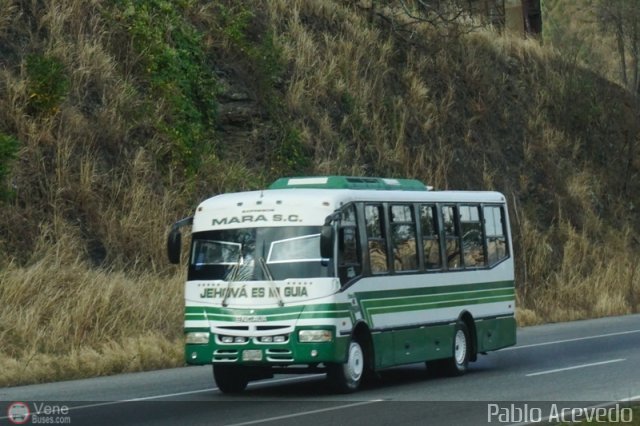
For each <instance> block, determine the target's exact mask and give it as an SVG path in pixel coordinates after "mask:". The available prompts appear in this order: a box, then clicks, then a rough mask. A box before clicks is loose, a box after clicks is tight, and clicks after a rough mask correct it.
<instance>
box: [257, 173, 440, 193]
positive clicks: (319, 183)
mask: <svg viewBox="0 0 640 426" xmlns="http://www.w3.org/2000/svg"><path fill="white" fill-rule="evenodd" d="M287 188H321V189H377V190H387V191H393V190H395V191H430V190H431V189H433V188H432V187H430V186H426V185H425V184H424V183H422V182H420V181H419V180H416V179H390V178H377V177H354V176H314V177H288V178H280V179H278V180H276V181H275V182H273V183H272V184H271V186H269V189H287Z"/></svg>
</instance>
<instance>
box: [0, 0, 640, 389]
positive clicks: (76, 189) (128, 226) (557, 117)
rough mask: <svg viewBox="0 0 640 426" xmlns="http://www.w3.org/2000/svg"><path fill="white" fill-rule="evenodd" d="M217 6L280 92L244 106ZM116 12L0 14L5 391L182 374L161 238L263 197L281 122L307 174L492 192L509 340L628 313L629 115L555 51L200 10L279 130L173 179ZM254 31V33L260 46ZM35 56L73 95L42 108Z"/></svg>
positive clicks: (6, 10)
mask: <svg viewBox="0 0 640 426" xmlns="http://www.w3.org/2000/svg"><path fill="white" fill-rule="evenodd" d="M361 3H362V4H360V6H362V5H365V6H366V4H365V3H367V2H361ZM220 4H223V5H225V7H226V8H227V10H236V11H237V10H242V8H243V7H245V8H248V9H250V10H252V11H254V12H255V16H254V19H255V20H258V21H259V22H254V24H259V25H254V26H252V27H251V31H254V32H255V31H258V30H255V28H261V29H262V31H266V32H268V33H269V34H270V35H271V36H272V38H273V40H274V44H275V46H276V48H277V52H279V55H280V58H279V59H280V61H281V62H282V63H283V64H284V66H283V68H284V71H283V72H282V73H281V74H278V75H277V78H274V81H275V83H274V84H273V88H272V89H273V90H271V91H265V90H257V89H256V87H255V86H256V83H255V80H260V79H259V78H256V75H255V73H257V72H260V67H258V66H256V65H255V57H259V55H255V54H254V57H253V59H251V58H246V57H243V56H242V53H243V52H245V51H243V50H242V49H239V48H238V47H237V46H236V45H234V44H233V43H232V40H233V37H232V36H233V32H232V31H231V30H232V29H233V28H232V29H230V28H225V27H224V25H222V24H221V23H220V21H219V17H218V16H217V13H218V8H217V7H218V6H219V5H220ZM389 10H391V9H389ZM389 10H387V11H386V12H389ZM379 12H380V13H382V14H384V13H386V12H385V10H384V9H383V10H380V11H379ZM389 13H391V12H389ZM394 13H395V12H394ZM107 15H108V13H107V9H104V8H103V7H102V5H101V3H100V2H86V1H79V0H61V1H59V2H44V3H43V2H32V1H28V0H24V1H19V0H14V1H11V0H0V51H1V52H2V53H3V56H2V57H1V58H0V61H2V62H1V63H2V65H3V67H1V68H0V133H2V134H9V135H13V136H15V137H16V138H17V139H18V140H19V141H20V151H19V152H18V158H17V160H16V161H15V162H14V163H13V169H12V172H11V176H10V182H9V186H11V188H13V190H14V192H15V194H14V197H13V198H12V199H9V200H8V201H2V203H3V204H2V211H3V214H2V215H1V216H0V253H2V254H3V259H5V260H3V261H2V263H1V264H0V267H1V268H2V269H0V305H1V306H3V309H2V311H0V341H2V342H3V345H2V349H0V386H3V385H10V384H18V383H30V382H38V381H48V380H56V379H62V378H71V377H80V376H87V375H97V374H111V373H116V372H121V371H132V370H137V369H148V368H158V367H162V366H174V365H179V364H180V363H181V362H182V355H181V351H182V348H181V325H182V318H181V311H182V303H183V302H182V295H181V289H182V280H183V279H184V275H183V274H180V273H177V272H176V269H173V268H171V267H169V266H168V265H167V264H166V261H165V232H166V230H167V227H168V226H169V225H170V224H171V223H172V222H173V221H174V220H176V219H178V218H180V217H182V216H186V215H188V214H189V213H190V212H191V209H192V208H193V206H194V205H195V204H196V203H197V202H198V201H199V200H200V199H202V198H204V197H206V196H209V195H211V194H214V193H217V192H222V191H229V190H242V189H247V188H255V187H256V186H259V185H262V183H263V181H264V180H265V174H264V173H263V172H262V170H266V169H268V167H269V166H273V165H270V164H268V161H269V160H267V159H266V156H265V155H262V154H261V153H263V152H265V151H264V150H265V149H268V148H269V147H271V146H273V143H274V139H277V138H278V137H279V136H278V135H281V134H282V132H280V133H278V132H277V131H274V129H275V128H277V126H282V125H283V122H286V126H288V127H287V128H288V129H295V130H296V134H297V135H298V137H299V142H300V143H301V144H302V146H304V148H305V149H306V151H305V152H307V153H308V156H309V158H308V160H310V161H309V164H311V166H309V167H308V170H307V173H308V174H353V175H385V176H396V177H413V178H418V179H422V180H423V181H425V182H426V183H428V184H430V185H434V186H435V187H436V188H438V189H449V188H455V189H496V190H499V191H502V192H503V193H505V194H506V195H507V197H508V201H509V204H510V207H511V225H512V231H513V234H514V241H515V247H514V252H515V256H516V265H517V287H518V288H517V289H518V294H517V302H518V311H517V319H518V322H519V324H521V325H528V324H539V323H543V322H548V321H562V320H571V319H578V318H586V317H597V316H604V315H616V314H626V313H630V312H639V311H640V278H639V277H640V271H638V266H637V263H638V262H637V252H638V249H639V246H640V241H638V238H637V235H638V230H639V229H640V219H638V218H637V217H638V216H637V214H636V210H637V208H638V206H637V205H635V204H637V199H638V195H639V194H640V179H638V176H639V169H640V160H639V157H638V153H639V152H640V145H639V144H640V138H639V136H638V135H639V131H638V120H637V114H638V111H637V110H634V109H633V108H632V106H631V104H630V102H628V101H626V100H625V99H626V98H625V94H624V92H623V91H622V90H621V89H620V88H619V87H616V86H613V85H610V84H609V83H607V82H606V81H604V80H602V79H600V78H599V77H598V76H597V75H595V74H594V73H592V72H590V71H589V70H584V69H581V68H577V67H575V66H574V65H575V64H574V63H569V62H567V61H566V60H564V59H563V58H562V57H561V56H560V55H558V53H557V52H556V51H555V50H554V49H552V48H549V47H548V46H540V45H539V44H537V43H536V42H534V41H532V40H519V39H517V38H514V37H512V36H502V35H498V34H495V33H493V32H491V31H477V32H473V33H470V34H466V35H460V36H458V37H453V38H451V37H446V36H443V34H441V33H439V32H437V31H434V30H433V28H432V27H431V26H429V25H423V26H416V27H414V28H413V29H412V32H411V33H406V32H401V31H399V30H398V27H397V26H393V25H392V23H393V21H392V20H391V18H392V17H391V15H389V16H387V17H386V18H381V17H375V16H374V17H373V19H371V16H370V15H369V13H368V11H367V10H366V9H361V8H360V7H359V6H356V5H354V4H352V3H350V2H340V1H335V2H334V1H302V0H294V1H288V0H287V1H285V0H273V1H269V2H264V3H261V4H260V7H258V8H255V4H254V3H243V2H231V1H219V2H216V3H215V4H209V3H206V4H205V3H200V4H195V3H194V6H193V7H192V8H191V9H190V11H189V16H188V17H187V18H185V19H189V20H191V21H193V22H195V23H196V26H197V28H200V29H206V31H207V34H206V36H205V37H204V38H203V44H204V45H205V46H206V48H207V49H208V50H207V55H209V56H208V58H207V60H208V62H209V63H211V64H212V66H220V68H221V71H220V74H224V75H225V76H227V77H226V78H227V79H228V80H230V81H231V82H232V83H233V84H235V85H236V86H239V87H241V88H242V90H243V91H246V92H247V93H248V94H249V96H248V97H249V98H250V99H257V101H259V102H258V103H260V104H261V105H262V104H264V105H272V106H273V105H275V106H277V107H278V108H281V109H282V111H280V113H279V114H280V115H279V117H285V118H286V119H281V120H280V121H278V122H270V121H269V120H270V117H272V116H271V115H269V113H267V112H265V111H262V112H260V113H259V114H257V116H256V117H253V118H251V119H250V120H249V121H248V122H247V123H243V124H242V126H241V127H242V128H240V129H239V130H238V133H234V131H233V129H227V128H226V129H224V131H220V132H219V137H220V141H211V144H212V145H215V146H216V149H217V151H216V153H215V155H211V156H209V157H207V158H206V159H205V160H206V161H204V162H203V164H202V166H201V167H200V168H199V169H198V173H197V175H196V176H195V177H194V178H193V179H185V173H184V172H183V171H181V170H179V169H176V168H175V167H170V166H168V165H167V164H164V158H166V157H165V155H166V153H167V152H168V150H171V149H172V145H171V143H170V142H169V141H167V138H166V135H163V134H160V133H159V132H157V131H156V128H155V127H154V123H157V122H159V121H161V120H163V119H166V117H165V115H164V114H166V109H167V104H166V99H161V98H155V97H154V96H155V94H154V93H151V92H150V91H149V88H148V87H147V86H146V85H145V84H143V83H142V81H144V79H143V78H142V76H140V75H138V74H136V70H139V68H140V67H139V64H140V63H141V62H140V61H141V53H140V52H138V53H136V52H135V50H134V49H133V47H132V43H131V41H130V40H128V39H127V38H126V34H122V33H121V28H120V29H119V30H118V31H120V32H118V31H116V30H114V28H112V27H111V26H110V25H113V23H112V22H111V23H110V21H109V20H108V18H107ZM394 19H397V17H395V18H394ZM233 30H234V31H235V29H233ZM216 31H221V32H223V33H217V32H216ZM225 31H226V32H225ZM409 34H411V36H410V37H409ZM263 35H264V34H257V35H256V34H254V33H252V37H253V38H251V37H249V40H250V41H251V40H253V41H254V42H255V43H256V46H258V47H256V49H260V48H262V49H264V47H263V45H260V44H259V41H260V40H262V38H261V37H262V36H263ZM167 38H170V37H169V34H167ZM261 46H262V47H261ZM245 50H246V49H245ZM258 52H260V51H258ZM5 53H6V55H5ZM267 53H270V54H271V53H273V52H267ZM31 54H37V55H44V56H46V57H51V58H55V59H56V60H57V61H60V63H62V64H63V66H64V70H65V76H66V78H68V80H69V85H68V87H69V90H68V93H66V95H65V97H64V99H62V100H61V102H60V103H59V104H58V105H56V106H55V107H54V108H51V109H50V110H47V111H45V112H42V113H34V112H33V108H32V107H30V98H31V97H32V95H33V93H32V90H33V85H32V82H30V80H29V75H28V72H27V71H28V70H27V57H28V55H31ZM223 61H228V62H229V63H224V64H221V63H222V62H223ZM252 61H253V62H252ZM245 68H246V69H249V70H250V72H249V71H246V69H245ZM234 70H243V71H238V72H235V73H234ZM234 79H235V80H234ZM262 89H264V88H262ZM265 93H267V95H268V96H273V97H276V98H277V99H275V100H271V101H269V100H265V99H260V96H263V95H264V94H265ZM267 95H264V96H267ZM274 116H276V115H274ZM276 142H277V141H276ZM265 147H266V148H265ZM237 153H247V156H246V157H244V156H239V155H238V154H237ZM249 154H250V155H249ZM267 154H268V152H267ZM277 166H278V167H279V168H280V169H282V170H285V171H286V170H287V168H286V165H277ZM293 166H295V164H293ZM294 169H295V168H294V167H292V170H294ZM295 170H298V169H295Z"/></svg>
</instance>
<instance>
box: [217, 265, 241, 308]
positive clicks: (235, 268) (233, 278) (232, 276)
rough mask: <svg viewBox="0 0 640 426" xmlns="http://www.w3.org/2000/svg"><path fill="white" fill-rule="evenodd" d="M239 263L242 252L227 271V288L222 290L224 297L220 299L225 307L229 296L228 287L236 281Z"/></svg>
mask: <svg viewBox="0 0 640 426" xmlns="http://www.w3.org/2000/svg"><path fill="white" fill-rule="evenodd" d="M240 265H242V254H240V255H238V261H237V262H236V263H234V265H233V267H232V269H231V272H229V280H228V281H227V289H226V290H225V292H224V298H223V299H222V306H223V307H225V308H226V307H227V306H228V303H227V299H228V298H229V289H230V288H231V283H232V282H234V281H236V280H237V278H238V275H239V274H240Z"/></svg>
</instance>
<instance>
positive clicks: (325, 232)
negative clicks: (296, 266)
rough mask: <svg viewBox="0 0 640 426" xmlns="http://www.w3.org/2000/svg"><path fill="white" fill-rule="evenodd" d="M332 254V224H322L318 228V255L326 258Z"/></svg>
mask: <svg viewBox="0 0 640 426" xmlns="http://www.w3.org/2000/svg"><path fill="white" fill-rule="evenodd" d="M332 256H333V226H331V225H324V226H323V227H322V229H321V230H320V257H321V258H323V259H328V258H331V257H332Z"/></svg>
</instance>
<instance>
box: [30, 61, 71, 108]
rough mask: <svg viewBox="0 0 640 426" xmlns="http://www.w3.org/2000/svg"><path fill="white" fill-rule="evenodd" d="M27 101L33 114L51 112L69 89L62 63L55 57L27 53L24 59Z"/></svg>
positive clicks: (58, 105)
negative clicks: (27, 92)
mask: <svg viewBox="0 0 640 426" xmlns="http://www.w3.org/2000/svg"><path fill="white" fill-rule="evenodd" d="M26 62H27V63H26V69H27V78H28V91H29V102H28V109H29V111H31V112H32V113H34V114H53V113H55V112H56V111H57V110H59V109H60V104H61V102H62V101H63V100H64V98H65V97H66V95H67V91H68V90H69V80H68V78H67V76H66V74H65V70H64V65H63V64H62V63H61V62H60V61H59V60H57V59H56V58H52V57H47V56H41V55H35V54H34V55H29V56H27V61H26Z"/></svg>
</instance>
